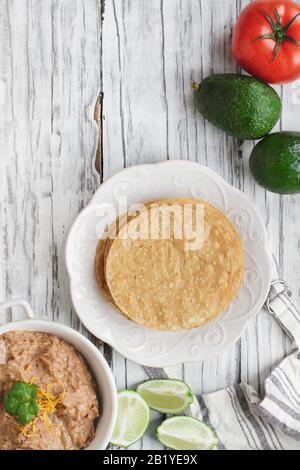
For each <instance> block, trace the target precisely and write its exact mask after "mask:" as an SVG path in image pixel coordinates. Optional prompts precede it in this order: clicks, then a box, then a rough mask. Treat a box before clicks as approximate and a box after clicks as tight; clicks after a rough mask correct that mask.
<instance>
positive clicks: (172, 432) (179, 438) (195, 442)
mask: <svg viewBox="0 0 300 470" xmlns="http://www.w3.org/2000/svg"><path fill="white" fill-rule="evenodd" d="M157 438H158V440H159V441H160V442H161V443H162V444H163V445H164V446H165V447H168V448H169V449H174V450H212V449H214V448H215V447H216V446H217V444H218V438H217V435H216V433H215V432H214V431H213V430H212V429H211V428H210V427H209V426H207V425H206V424H204V423H203V422H202V421H199V420H198V419H195V418H191V417H190V416H174V417H173V418H169V419H166V421H164V422H163V423H162V424H161V425H160V426H159V427H158V428H157Z"/></svg>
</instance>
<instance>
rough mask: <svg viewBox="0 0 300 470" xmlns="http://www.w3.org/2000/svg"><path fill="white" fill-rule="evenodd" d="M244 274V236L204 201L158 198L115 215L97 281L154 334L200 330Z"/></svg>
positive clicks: (98, 263)
mask: <svg viewBox="0 0 300 470" xmlns="http://www.w3.org/2000/svg"><path fill="white" fill-rule="evenodd" d="M243 272H244V251H243V245H242V242H241V239H240V237H239V235H238V233H237V231H236V229H235V227H234V226H233V225H232V223H231V222H230V220H229V219H228V218H227V217H226V216H225V215H224V214H223V213H222V212H221V211H220V210H219V209H216V208H215V207H213V206H212V205H211V204H208V203H207V202H204V201H200V200H195V199H170V200H160V201H155V202H151V203H148V204H146V205H145V206H143V207H140V208H139V209H137V210H135V211H134V212H133V211H131V212H130V213H128V214H126V215H123V216H121V217H119V218H118V219H117V220H116V222H115V223H114V224H112V225H111V226H110V227H109V228H108V230H107V232H106V234H105V236H104V237H103V238H102V240H100V242H99V245H98V248H97V254H96V276H97V280H98V283H99V286H100V288H101V290H102V292H103V293H104V295H105V296H106V297H107V298H108V299H109V300H110V302H111V303H113V305H114V306H115V307H117V308H118V309H119V310H120V311H121V312H122V313H123V314H124V315H126V316H127V317H128V318H130V319H131V320H133V321H135V322H136V323H139V324H142V325H144V326H146V327H149V328H153V329H156V330H164V331H178V330H183V329H191V328H195V327H199V326H201V325H203V324H205V323H207V322H208V321H211V320H213V319H214V318H216V317H217V316H219V315H220V314H221V313H222V312H223V311H224V310H226V308H227V307H228V306H229V305H230V303H231V302H232V301H233V299H234V298H235V296H236V295H237V292H238V290H239V288H240V285H241V283H242V279H243Z"/></svg>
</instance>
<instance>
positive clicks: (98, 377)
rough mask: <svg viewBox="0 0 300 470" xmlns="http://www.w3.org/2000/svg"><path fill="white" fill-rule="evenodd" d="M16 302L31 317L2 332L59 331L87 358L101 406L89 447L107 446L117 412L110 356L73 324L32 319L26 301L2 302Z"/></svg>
mask: <svg viewBox="0 0 300 470" xmlns="http://www.w3.org/2000/svg"><path fill="white" fill-rule="evenodd" d="M13 306H20V307H22V308H24V309H25V311H26V313H27V315H28V317H29V318H30V319H29V320H25V321H18V322H14V323H8V324H6V325H4V326H1V327H0V335H1V334H3V333H6V332H7V331H13V330H27V331H42V332H45V333H49V334H52V335H56V336H58V337H59V338H62V339H64V340H65V341H67V342H68V343H70V344H72V345H73V346H74V347H75V348H76V350H77V351H79V352H80V353H81V354H82V356H83V357H84V358H85V360H86V362H87V364H88V366H89V369H90V371H91V373H92V375H93V377H94V380H95V382H96V385H97V389H98V393H99V396H100V406H101V410H100V418H99V421H98V424H97V428H96V434H95V438H94V440H93V441H92V442H91V444H90V445H89V447H87V449H86V450H104V449H105V448H106V447H107V445H108V443H109V441H110V438H111V435H112V432H113V428H114V425H115V420H116V413H117V391H116V385H115V382H114V379H113V375H112V372H111V370H110V368H109V366H108V364H107V362H106V360H105V359H104V357H103V356H102V354H101V353H100V352H99V351H98V349H97V348H96V347H95V346H94V345H93V344H92V343H91V342H90V341H89V340H88V339H87V338H85V337H84V336H82V335H81V334H80V333H78V332H77V331H75V330H73V329H72V328H69V327H68V326H65V325H61V324H59V323H54V322H50V321H41V320H34V319H32V318H33V313H32V310H31V308H30V306H29V304H28V303H27V302H25V301H12V302H6V303H4V304H0V309H1V310H2V309H7V308H9V307H13Z"/></svg>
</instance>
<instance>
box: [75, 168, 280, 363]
mask: <svg viewBox="0 0 300 470" xmlns="http://www.w3.org/2000/svg"><path fill="white" fill-rule="evenodd" d="M122 196H126V197H127V200H128V204H129V205H131V204H134V203H140V202H146V201H149V200H155V199H163V198H173V197H195V198H202V199H205V200H207V201H209V202H211V203H212V204H213V205H215V206H216V207H218V208H220V209H221V210H222V211H223V212H224V213H225V214H227V216H228V217H229V218H230V219H231V221H232V222H233V223H234V224H235V226H236V227H237V229H238V231H239V233H240V235H241V237H242V240H243V242H244V246H245V252H246V269H245V276H244V282H243V285H242V287H241V290H240V292H239V295H238V297H237V298H236V299H235V301H234V302H233V303H232V305H231V306H230V308H229V309H228V310H227V311H226V312H224V313H223V314H222V315H221V316H220V317H219V318H218V319H217V320H216V321H213V322H211V323H208V324H207V325H205V326H203V327H200V328H196V329H194V330H189V331H181V332H176V333H166V332H159V331H155V330H151V329H149V328H145V327H143V326H141V325H138V324H136V323H134V322H132V321H131V320H129V319H127V318H126V317H125V316H123V315H122V314H121V313H119V312H118V311H117V310H116V309H115V308H114V307H113V306H112V305H111V304H110V303H109V302H107V301H106V299H105V298H104V297H103V296H102V294H101V292H100V290H99V288H98V285H97V282H96V280H95V272H94V271H95V268H94V263H95V253H96V247H97V243H98V239H99V238H100V237H101V235H102V233H103V231H104V228H105V226H106V223H107V219H106V220H103V219H104V218H103V217H102V216H101V215H103V211H105V207H107V205H108V204H110V205H111V204H113V205H114V207H115V208H116V210H117V211H118V212H124V211H122V208H120V207H119V204H118V201H119V199H120V197H122ZM112 219H113V216H112ZM112 221H113V220H111V222H112ZM66 264H67V269H68V273H69V276H70V284H71V297H72V301H73V304H74V307H75V310H76V312H77V314H78V316H79V317H80V319H81V321H82V323H83V324H84V325H85V326H86V328H87V329H88V330H89V331H90V332H91V333H93V334H94V335H95V336H96V337H97V338H99V339H101V340H102V341H104V342H106V343H108V344H110V345H111V346H112V347H113V348H115V349H116V350H117V351H118V352H119V353H121V354H123V356H125V357H127V358H128V359H130V360H132V361H135V362H138V363H140V364H142V365H145V366H151V367H166V366H170V365H174V364H178V363H182V362H198V361H204V360H207V359H211V358H213V357H215V356H218V355H220V354H221V353H222V352H223V351H224V350H226V348H228V347H229V346H231V345H232V344H233V343H234V342H235V341H236V340H237V339H238V338H239V337H240V336H241V334H242V332H243V330H244V329H245V327H246V325H247V322H248V321H249V319H250V318H252V317H254V316H255V315H256V314H257V313H258V312H259V310H260V309H261V307H262V306H263V304H264V302H265V299H266V297H267V295H268V292H269V287H270V278H271V274H270V271H271V269H270V256H269V253H268V250H267V246H266V231H265V227H264V223H263V221H262V219H261V217H260V215H259V213H258V212H257V210H256V208H255V207H254V205H253V204H252V203H251V202H250V201H249V200H248V199H247V198H246V196H245V195H244V194H243V193H242V192H241V191H239V190H237V189H235V188H233V187H232V186H230V185H229V184H227V183H226V182H225V181H224V180H223V179H222V178H221V177H220V176H219V175H217V174H216V173H215V172H213V171H212V170H209V169H208V168H206V167H203V166H201V165H199V164H197V163H192V162H186V161H170V162H163V163H157V164H153V165H140V166H135V167H131V168H128V169H126V170H123V171H122V172H120V173H118V174H117V175H115V176H113V177H112V178H110V179H109V180H108V181H106V182H105V183H104V184H102V185H101V187H100V188H99V189H98V191H97V192H96V193H95V195H94V197H93V199H92V201H91V202H90V204H89V205H88V206H87V207H86V208H85V209H84V210H83V211H82V212H81V213H80V215H79V216H78V218H77V219H76V221H75V223H74V225H73V227H72V228H71V231H70V233H69V236H68V240H67V246H66Z"/></svg>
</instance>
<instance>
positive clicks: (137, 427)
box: [111, 390, 150, 447]
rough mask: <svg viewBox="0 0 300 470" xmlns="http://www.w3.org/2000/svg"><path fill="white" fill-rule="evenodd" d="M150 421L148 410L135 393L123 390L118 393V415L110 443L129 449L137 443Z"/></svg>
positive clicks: (143, 401) (142, 400)
mask: <svg viewBox="0 0 300 470" xmlns="http://www.w3.org/2000/svg"><path fill="white" fill-rule="evenodd" d="M149 421H150V408H149V406H148V405H147V403H146V402H145V400H144V399H143V398H142V397H141V396H140V395H139V394H138V393H136V392H133V391H131V390H124V391H122V392H119V393H118V415H117V422H116V424H115V429H114V432H113V435H112V438H111V443H112V444H113V445H115V446H119V447H129V446H131V444H134V442H136V441H138V440H139V439H140V438H141V437H142V436H143V434H144V433H145V431H146V429H147V428H148V425H149Z"/></svg>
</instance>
